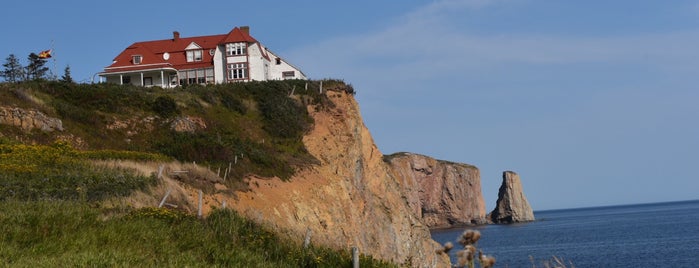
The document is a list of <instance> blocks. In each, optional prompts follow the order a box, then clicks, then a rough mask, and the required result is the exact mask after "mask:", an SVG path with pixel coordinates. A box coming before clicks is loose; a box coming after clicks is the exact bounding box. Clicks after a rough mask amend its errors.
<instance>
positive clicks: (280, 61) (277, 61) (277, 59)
mask: <svg viewBox="0 0 699 268" xmlns="http://www.w3.org/2000/svg"><path fill="white" fill-rule="evenodd" d="M274 60H275V61H276V63H277V65H279V64H282V59H280V58H276V59H274Z"/></svg>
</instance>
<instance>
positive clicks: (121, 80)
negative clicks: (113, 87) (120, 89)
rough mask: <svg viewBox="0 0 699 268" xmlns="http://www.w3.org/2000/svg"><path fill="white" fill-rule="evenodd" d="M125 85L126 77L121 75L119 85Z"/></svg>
mask: <svg viewBox="0 0 699 268" xmlns="http://www.w3.org/2000/svg"><path fill="white" fill-rule="evenodd" d="M123 84H124V75H123V74H120V75H119V85H123Z"/></svg>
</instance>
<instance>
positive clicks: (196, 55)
mask: <svg viewBox="0 0 699 268" xmlns="http://www.w3.org/2000/svg"><path fill="white" fill-rule="evenodd" d="M194 61H201V50H187V62H194Z"/></svg>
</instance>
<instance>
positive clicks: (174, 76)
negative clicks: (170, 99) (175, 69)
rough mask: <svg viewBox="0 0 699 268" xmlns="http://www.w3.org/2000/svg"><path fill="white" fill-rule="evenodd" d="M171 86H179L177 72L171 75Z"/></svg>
mask: <svg viewBox="0 0 699 268" xmlns="http://www.w3.org/2000/svg"><path fill="white" fill-rule="evenodd" d="M170 86H177V75H176V74H171V75H170Z"/></svg>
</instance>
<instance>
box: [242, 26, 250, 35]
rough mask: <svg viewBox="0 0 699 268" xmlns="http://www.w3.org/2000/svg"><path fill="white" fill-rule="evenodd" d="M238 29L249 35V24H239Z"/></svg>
mask: <svg viewBox="0 0 699 268" xmlns="http://www.w3.org/2000/svg"><path fill="white" fill-rule="evenodd" d="M240 30H241V31H243V32H244V33H246V34H248V35H250V26H240Z"/></svg>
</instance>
